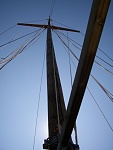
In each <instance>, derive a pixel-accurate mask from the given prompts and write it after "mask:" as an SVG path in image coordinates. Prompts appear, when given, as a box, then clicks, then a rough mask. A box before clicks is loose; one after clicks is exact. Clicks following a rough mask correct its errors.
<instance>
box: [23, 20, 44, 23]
mask: <svg viewBox="0 0 113 150" xmlns="http://www.w3.org/2000/svg"><path fill="white" fill-rule="evenodd" d="M38 21H46V19H42V20H35V21H29V22H23V23H31V22H38Z"/></svg>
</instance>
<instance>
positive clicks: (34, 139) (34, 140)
mask: <svg viewBox="0 0 113 150" xmlns="http://www.w3.org/2000/svg"><path fill="white" fill-rule="evenodd" d="M45 54H46V51H45V52H44V58H43V65H42V73H41V82H40V89H39V97H38V105H37V112H36V121H35V131H34V138H33V150H34V149H35V142H36V132H37V123H38V114H39V106H40V95H41V90H42V79H43V72H44V63H45Z"/></svg>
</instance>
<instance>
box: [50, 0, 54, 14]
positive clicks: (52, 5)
mask: <svg viewBox="0 0 113 150" xmlns="http://www.w3.org/2000/svg"><path fill="white" fill-rule="evenodd" d="M54 6H55V0H52V4H51V10H50V16H52V14H53V10H54Z"/></svg>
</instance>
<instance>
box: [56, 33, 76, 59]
mask: <svg viewBox="0 0 113 150" xmlns="http://www.w3.org/2000/svg"><path fill="white" fill-rule="evenodd" d="M54 32H55V33H56V35H57V36H58V38H59V39H60V41H61V42H62V43H63V44H64V45H65V46H66V47H67V48H68V49H69V51H70V52H71V53H72V54H73V56H74V57H75V58H76V60H77V61H79V59H78V57H77V56H76V55H75V54H74V53H73V51H72V50H71V49H70V48H69V47H68V45H67V44H66V43H65V42H64V41H63V40H62V38H61V37H60V36H59V34H58V33H57V32H56V30H54Z"/></svg>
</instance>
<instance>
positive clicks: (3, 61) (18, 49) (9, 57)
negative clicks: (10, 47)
mask: <svg viewBox="0 0 113 150" xmlns="http://www.w3.org/2000/svg"><path fill="white" fill-rule="evenodd" d="M40 30H41V29H40ZM44 30H45V29H43V31H44ZM43 31H41V32H40V33H39V34H38V32H37V33H35V35H33V37H32V38H29V39H28V40H27V41H26V42H24V43H23V44H22V45H21V46H20V47H19V48H17V49H16V50H14V51H13V52H11V53H10V54H9V55H8V56H7V57H6V58H3V59H2V60H1V61H0V63H1V64H3V63H4V64H3V65H2V67H1V68H0V70H1V69H2V68H3V67H4V66H5V65H7V64H8V63H9V62H10V61H11V60H13V59H14V58H15V57H16V56H18V55H19V54H21V53H22V52H23V51H25V50H26V49H28V48H29V47H30V46H29V47H27V46H28V45H29V44H30V43H32V42H33V41H34V40H35V39H36V38H37V37H38V36H39V35H40V34H41V33H42V32H43ZM34 43H35V42H34Z"/></svg>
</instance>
